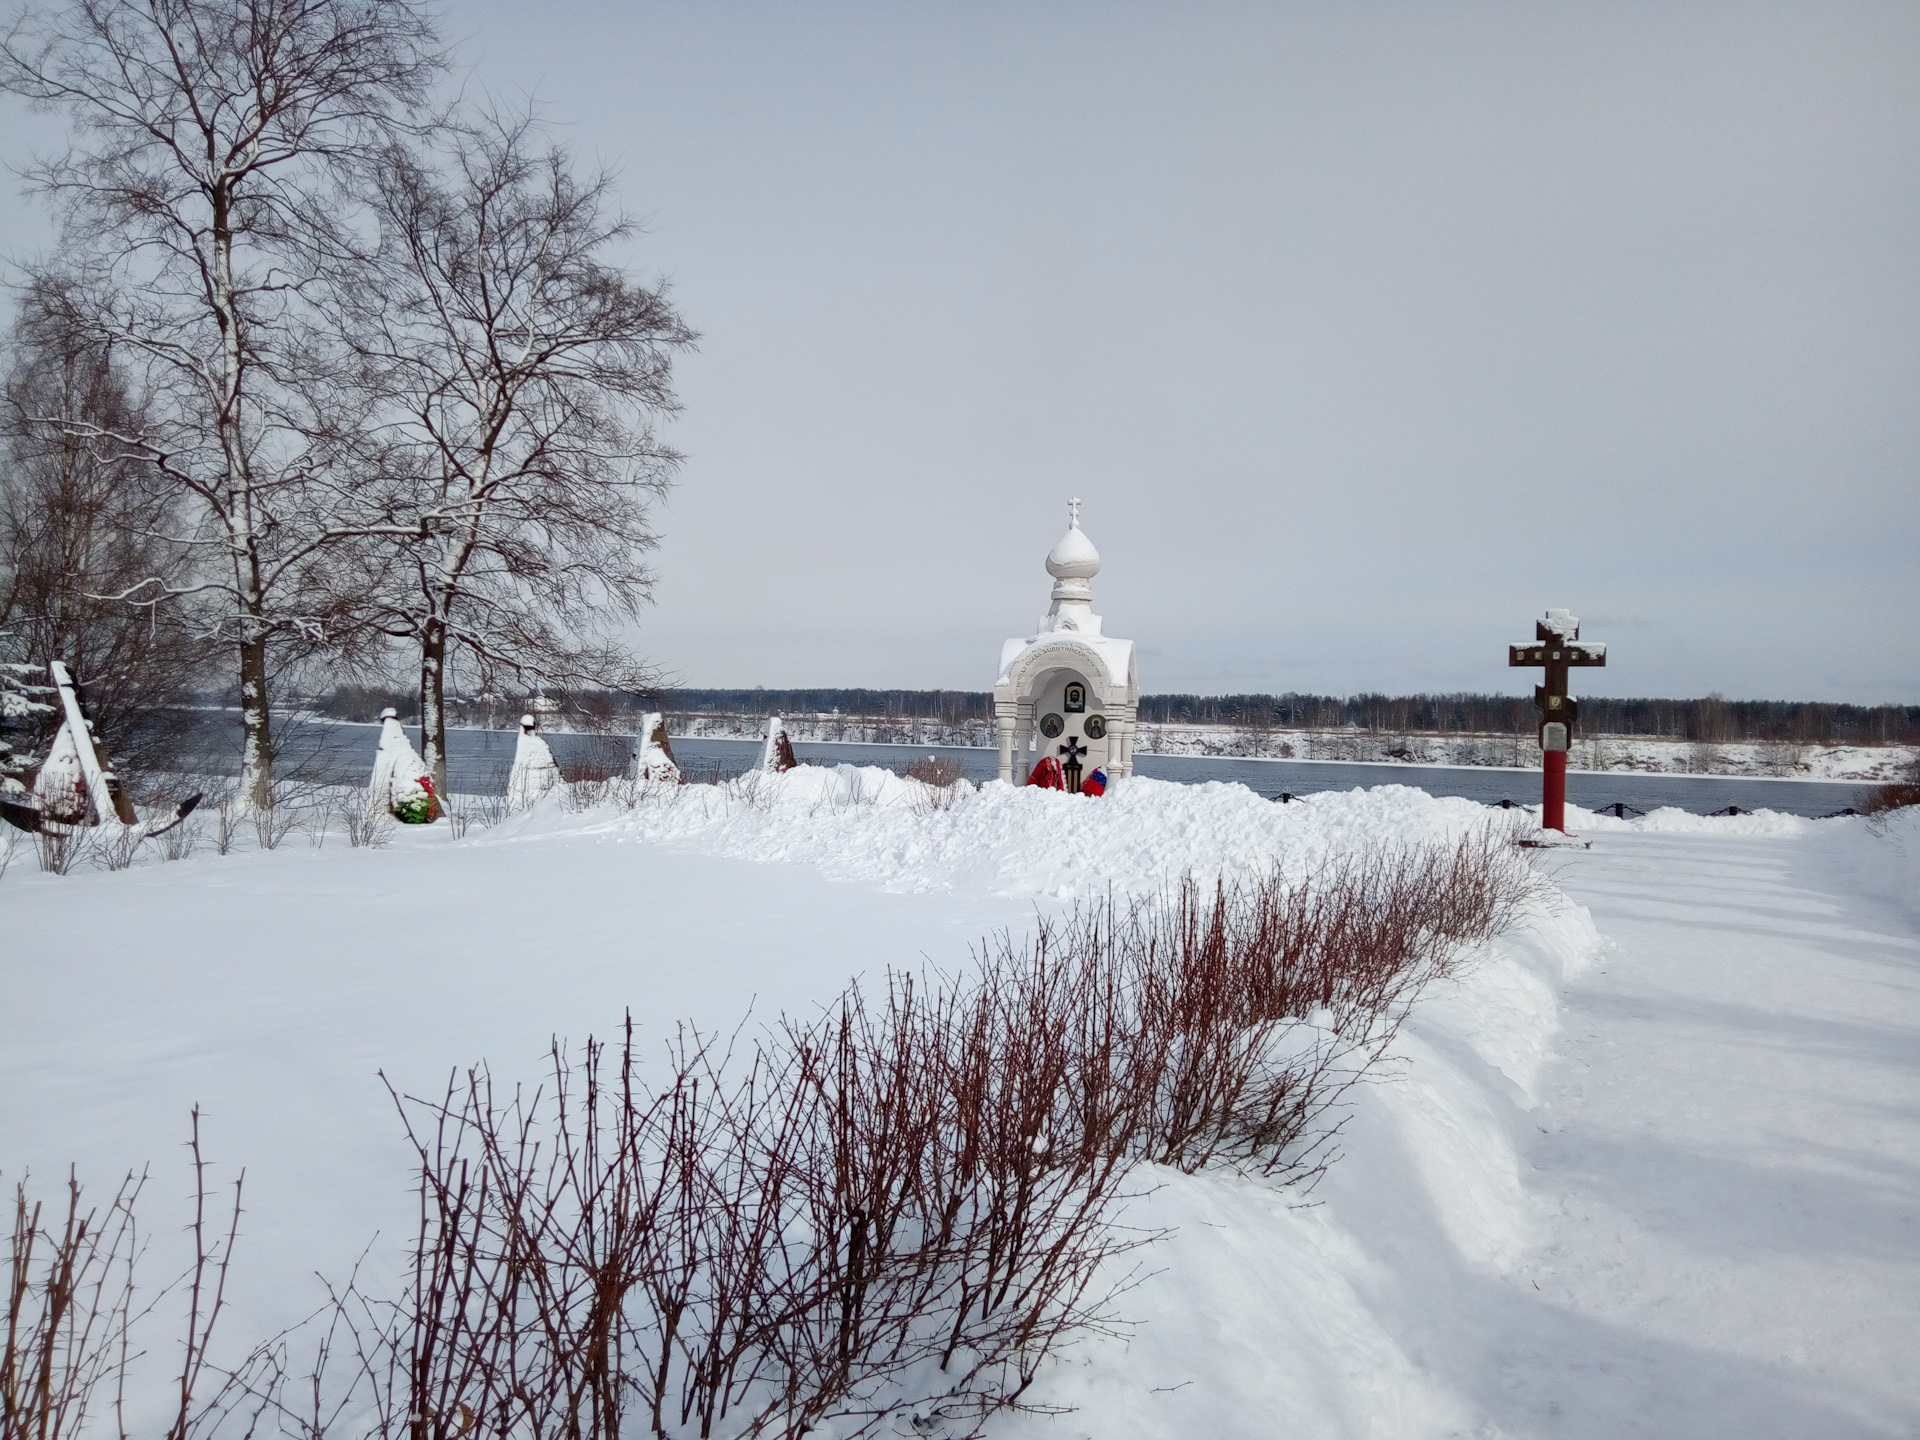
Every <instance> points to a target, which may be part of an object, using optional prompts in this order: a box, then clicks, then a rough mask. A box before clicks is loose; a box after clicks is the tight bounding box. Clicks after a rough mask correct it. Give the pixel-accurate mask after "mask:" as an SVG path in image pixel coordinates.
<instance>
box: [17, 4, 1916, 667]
mask: <svg viewBox="0 0 1920 1440" xmlns="http://www.w3.org/2000/svg"><path fill="white" fill-rule="evenodd" d="M443 14H444V16H445V19H446V24H447V29H448V31H449V33H450V34H451V35H452V36H453V38H454V39H455V40H456V41H457V42H458V45H459V55H460V58H461V61H462V64H463V67H464V68H465V71H466V75H467V83H468V85H469V86H470V87H471V88H472V89H474V90H476V91H478V90H487V91H491V92H492V93H493V94H494V95H495V96H496V97H498V98H501V99H506V100H513V99H516V98H523V97H526V96H534V97H537V98H538V99H539V100H540V102H541V103H542V105H543V107H544V110H545V113H546V114H547V116H548V117H549V118H550V119H551V120H552V121H553V122H555V124H556V125H557V126H558V127H560V129H561V131H562V132H563V133H564V135H565V136H566V137H567V139H568V140H569V142H570V143H571V144H573V145H574V146H575V147H577V149H578V150H579V152H580V153H581V154H582V155H583V156H586V157H588V158H590V159H595V160H601V161H605V162H609V163H611V164H614V165H615V166H617V167H618V169H619V171H620V174H621V177H622V178H621V192H622V194H623V196H624V198H625V200H626V202H627V204H628V205H629V206H630V207H631V209H632V210H633V211H634V212H635V213H636V214H638V215H640V216H642V217H643V218H644V219H645V221H646V225H647V231H646V233H645V235H644V236H643V237H642V238H641V239H640V240H639V242H638V243H636V244H635V245H634V246H633V247H632V250H631V252H630V257H629V258H630V260H631V263H632V264H633V265H634V266H635V267H636V268H638V269H640V270H641V271H643V272H644V273H646V274H648V275H664V276H666V277H668V278H669V279H670V280H671V282H672V284H673V286H674V294H675V296H676V298H677V300H678V302H679V305H680V307H681V309H682V310H683V312H684V314H685V315H686V317H687V319H688V320H689V321H690V323H692V324H693V325H694V326H695V327H696V328H697V329H698V330H700V332H701V333H702V341H701V346H700V351H699V353H698V354H697V355H694V356H691V357H689V358H688V359H687V360H686V361H685V363H684V364H683V366H682V368H681V370H680V393H681V395H682V398H683V399H684V401H685V405H686V410H685V414H684V415H683V417H681V419H679V420H678V421H677V422H676V423H674V424H673V425H672V426H671V428H670V436H671V439H672V441H673V442H674V443H675V444H676V445H678V446H679V447H680V448H681V449H683V450H684V451H685V452H686V454H687V457H688V458H687V463H686V466H685V468H684V470H683V472H682V474H681V477H680V482H679V486H678V488H677V490H676V492H675V494H674V497H673V499H672V501H671V503H670V504H669V505H668V506H667V507H666V508H665V509H663V511H662V512H661V514H660V522H661V529H662V536H663V538H662V543H661V546H660V550H659V553H658V557H657V559H658V565H659V571H660V587H659V592H658V601H659V603H658V606H657V608H656V610H655V611H654V612H653V614H652V616H651V617H650V619H649V621H648V623H647V626H646V628H645V632H644V636H643V640H644V644H645V645H646V647H647V648H648V649H649V650H650V651H651V652H652V653H653V654H654V655H655V656H656V657H657V658H658V659H659V660H660V661H661V662H663V663H664V664H666V665H667V666H668V667H669V668H670V669H671V670H672V671H673V672H674V674H675V675H676V676H677V677H678V678H679V679H680V680H681V681H683V682H684V683H688V684H698V685H756V684H759V685H767V686H788V685H876V686H895V685H902V686H948V687H956V688H965V689H984V688H986V687H987V686H988V685H990V684H991V682H992V679H993V671H994V665H995V662H996V659H997V657H998V653H999V645H1000V641H1001V640H1002V638H1003V637H1005V636H1009V635H1013V634H1018V633H1025V632H1027V631H1029V630H1030V629H1031V628H1032V627H1033V625H1034V622H1035V621H1036V619H1037V618H1038V616H1039V615H1040V614H1041V613H1042V612H1043V611H1044V609H1045V607H1046V603H1047V585H1048V581H1047V577H1046V575H1045V573H1044V571H1043V570H1042V568H1041V561H1042V558H1043V557H1044V555H1045V553H1046V551H1047V549H1048V547H1049V546H1050V545H1051V544H1052V543H1053V541H1054V540H1055V539H1056V538H1057V536H1058V534H1059V533H1060V531H1061V529H1062V528H1063V526H1064V520H1065V502H1066V500H1067V498H1068V497H1069V496H1070V495H1079V496H1080V497H1082V498H1083V500H1084V501H1085V510H1084V517H1083V523H1084V525H1085V528H1086V529H1087V531H1088V533H1089V534H1090V535H1091V537H1092V538H1093V540H1094V542H1095V543H1096V544H1097V545H1098V546H1099V548H1100V551H1101V554H1102V556H1103V558H1104V560H1105V567H1106V568H1105V570H1104V571H1103V573H1102V574H1101V576H1100V577H1099V579H1098V580H1097V581H1096V582H1095V586H1094V592H1095V603H1096V608H1097V609H1099V610H1100V611H1101V612H1102V613H1103V614H1104V615H1105V616H1106V619H1107V628H1108V630H1109V632H1110V633H1114V634H1119V635H1124V636H1129V637H1132V638H1134V639H1136V640H1138V641H1139V642H1140V644H1141V647H1142V649H1141V655H1142V659H1141V681H1142V684H1143V686H1144V688H1145V689H1147V690H1149V691H1167V690H1193V691H1209V692H1218V691H1229V690H1266V691H1282V690H1316V691H1332V692H1336V693H1345V692H1350V691H1356V690H1384V691H1411V690H1447V689H1457V688H1468V689H1494V690H1515V691H1519V690H1525V689H1527V687H1529V686H1530V685H1531V683H1532V678H1531V677H1530V676H1528V675H1526V674H1523V673H1520V672H1509V671H1508V670H1507V669H1506V668H1505V664H1504V661H1505V649H1504V646H1505V643H1506V642H1507V641H1508V640H1517V639H1524V638H1528V637H1530V636H1531V634H1532V620H1533V618H1534V617H1535V616H1536V615H1537V614H1538V613H1539V612H1540V611H1542V610H1543V609H1544V608H1545V607H1547V606H1550V605H1551V606H1565V607H1569V608H1571V609H1573V610H1574V611H1575V613H1576V614H1578V615H1580V616H1581V617H1582V619H1583V620H1584V621H1585V624H1586V629H1585V632H1584V633H1585V634H1586V635H1587V636H1588V637H1589V638H1596V639H1602V640H1606V641H1609V642H1610V643H1611V645H1612V647H1613V649H1612V655H1611V660H1610V663H1609V668H1608V669H1606V670H1604V671H1587V672H1583V673H1582V674H1581V675H1579V676H1577V677H1576V680H1577V688H1578V689H1580V690H1582V691H1585V692H1587V693H1606V694H1616V695H1647V694H1662V695H1697V694H1704V693H1707V692H1709V691H1720V692H1723V693H1726V694H1728V695H1732V696H1743V697H1773V698H1817V699H1837V700H1855V701H1867V702H1881V701H1906V702H1914V701H1920V564H1917V563H1916V554H1920V6H1916V5H1913V4H1901V5H1863V6H1856V5H1848V4H1844V3H1839V0H1820V3H1817V4H1805V5H1764V4H1754V3H1742V4H1736V5H1687V4H1680V3H1674V0H1659V3H1650V4H1644V5H1635V4H1599V3H1596V4H1578V5H1576V4H1513V5H1468V4H1438V3H1430V4H1410V5H1386V4H1378V5H1375V4H1348V3H1339V4H1335V3H1327V4H1318V5H1301V6H1282V5H1273V4H1263V5H1246V6H1238V5H1205V4H1181V5H1173V4H1164V5H1099V6H1093V5H1074V4H1064V3H1056V4H1046V5H1034V4H1030V3H1024V4H1009V5H991V4H952V5H942V4H899V3H875V4H870V5H835V4H777V5H756V4H744V3H742V4H723V3H712V0H706V3H695V4H687V5H677V6H675V5H667V6H663V5H657V4H647V3H631V0H622V3H618V4H555V3H541V4H534V5H528V4H525V3H513V4H508V3H504V0H502V3H473V0H460V3H454V4H451V5H449V6H448V7H447V8H446V9H445V10H444V11H443ZM4 113H5V116H6V118H7V120H8V122H9V125H8V129H9V138H8V140H7V141H6V147H7V151H8V153H9V155H10V156H11V157H12V158H14V159H16V160H17V159H18V157H19V155H20V153H21V152H22V150H23V148H24V144H25V142H26V139H27V138H28V137H29V136H31V135H33V134H42V135H44V133H45V131H44V124H45V122H42V121H39V120H36V121H34V122H33V124H32V125H31V126H27V125H23V124H22V123H21V120H22V116H21V112H20V111H19V110H18V108H17V107H12V108H9V109H8V110H7V111H5V112H4ZM42 234H43V230H42V229H41V228H39V227H38V226H37V223H36V222H35V221H34V220H33V219H32V218H30V217H24V216H22V215H20V214H18V213H17V207H16V213H15V214H13V215H12V216H10V217H9V218H8V219H7V220H6V222H5V229H4V233H3V234H0V238H3V239H4V241H5V243H6V246H7V248H8V249H9V251H10V252H11V253H14V254H18V253H20V252H21V251H22V250H23V249H24V248H28V247H30V246H31V245H33V244H36V243H40V238H41V236H42Z"/></svg>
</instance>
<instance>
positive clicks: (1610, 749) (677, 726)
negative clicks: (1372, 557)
mask: <svg viewBox="0 0 1920 1440" xmlns="http://www.w3.org/2000/svg"><path fill="white" fill-rule="evenodd" d="M668 718H669V724H670V725H671V726H672V727H673V733H674V734H675V735H685V736H689V737H694V738H701V739H716V740H725V739H737V740H744V739H754V738H758V737H764V735H765V734H766V723H767V722H766V720H765V719H764V718H758V717H754V716H748V715H718V714H704V713H703V714H681V715H672V716H670V717H668ZM782 723H783V724H784V726H785V728H786V731H787V734H788V735H789V736H790V737H791V738H792V739H793V740H794V741H796V742H798V743H834V742H837V743H843V744H862V745H953V746H972V747H977V748H992V747H993V745H994V744H995V740H994V736H993V731H992V726H991V725H989V724H988V723H987V722H985V721H963V722H958V723H953V724H948V723H944V722H941V721H936V720H915V719H906V718H901V719H890V718H874V717H858V716H838V715H800V716H785V717H782ZM1137 748H1138V750H1139V752H1140V753H1141V754H1145V755H1195V756H1216V757H1221V758H1232V759H1249V760H1320V761H1336V762H1342V763H1347V764H1368V765H1469V766H1488V767H1512V768H1518V769H1529V770H1537V769H1539V768H1540V747H1539V745H1538V744H1537V743H1536V742H1535V740H1534V737H1533V736H1531V735H1399V734H1393V733H1390V732H1386V731H1367V730H1273V729H1270V730H1257V729H1250V728H1239V727H1233V726H1219V725H1212V726H1209V725H1147V726H1142V727H1141V731H1140V740H1139V745H1138V747H1137ZM1570 758H1571V763H1572V766H1573V768H1574V769H1576V770H1590V771H1610V770H1613V771H1632V772H1639V773H1642V774H1650V775H1741V776H1783V777H1797V778H1799V779H1803V780H1857V781H1885V780H1893V779H1897V778H1899V777H1900V775H1901V774H1902V773H1903V772H1904V771H1905V769H1906V768H1907V767H1909V766H1911V765H1912V764H1913V763H1914V762H1915V760H1916V758H1920V752H1916V751H1914V750H1913V749H1911V748H1910V747H1907V746H1901V745H1802V744H1790V743H1785V742H1767V743H1752V744H1749V743H1737V744H1736V743H1725V744H1720V743H1714V744H1702V743H1697V742H1694V741H1690V740H1665V739H1655V738H1652V737H1648V736H1641V735H1586V736H1581V737H1579V738H1578V739H1576V741H1575V742H1574V747H1573V753H1572V756H1571V757H1570Z"/></svg>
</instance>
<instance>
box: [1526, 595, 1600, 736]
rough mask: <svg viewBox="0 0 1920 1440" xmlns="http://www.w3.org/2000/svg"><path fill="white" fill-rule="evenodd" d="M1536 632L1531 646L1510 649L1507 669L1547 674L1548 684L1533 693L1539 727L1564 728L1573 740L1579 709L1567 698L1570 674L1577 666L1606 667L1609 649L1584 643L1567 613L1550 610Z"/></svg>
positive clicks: (1537, 687) (1536, 626) (1578, 630)
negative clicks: (1536, 669) (1555, 725)
mask: <svg viewBox="0 0 1920 1440" xmlns="http://www.w3.org/2000/svg"><path fill="white" fill-rule="evenodd" d="M1533 630H1534V638H1533V642H1532V643H1531V644H1526V643H1522V644H1519V645H1509V646H1508V647H1507V667H1508V668H1509V669H1513V668H1516V667H1521V668H1530V667H1532V666H1535V665H1538V666H1540V667H1541V668H1542V669H1544V670H1545V671H1546V677H1545V679H1546V683H1545V684H1543V685H1536V686H1534V689H1533V703H1534V704H1535V705H1537V706H1539V707H1540V711H1541V716H1540V723H1541V724H1542V725H1547V724H1551V723H1554V722H1558V723H1560V724H1562V725H1565V726H1566V727H1567V734H1568V736H1569V737H1571V736H1572V734H1573V722H1574V717H1575V716H1576V715H1577V714H1578V713H1579V708H1580V707H1579V706H1577V705H1575V704H1574V703H1573V701H1572V700H1571V699H1570V698H1568V695H1567V671H1568V669H1569V668H1570V667H1573V666H1576V665H1578V666H1590V665H1605V664H1606V663H1607V647H1606V646H1605V645H1604V644H1602V643H1600V642H1599V641H1597V640H1582V639H1581V638H1580V622H1579V621H1578V620H1576V619H1575V618H1574V617H1573V615H1572V614H1571V613H1570V612H1568V611H1566V610H1549V611H1548V612H1547V618H1546V619H1544V620H1538V621H1535V622H1534V627H1533Z"/></svg>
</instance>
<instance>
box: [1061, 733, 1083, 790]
mask: <svg viewBox="0 0 1920 1440" xmlns="http://www.w3.org/2000/svg"><path fill="white" fill-rule="evenodd" d="M1060 753H1061V754H1062V755H1064V756H1066V757H1067V763H1066V764H1065V765H1062V766H1061V767H1060V771H1061V774H1062V775H1064V776H1065V777H1066V782H1067V789H1069V790H1070V791H1072V792H1073V793H1074V794H1075V795H1078V794H1079V793H1080V776H1081V774H1082V773H1083V767H1082V766H1081V764H1080V757H1081V756H1082V755H1084V754H1086V753H1087V747H1086V746H1084V745H1082V744H1081V743H1080V737H1079V736H1077V735H1069V736H1068V737H1067V743H1066V744H1064V745H1062V746H1061V747H1060Z"/></svg>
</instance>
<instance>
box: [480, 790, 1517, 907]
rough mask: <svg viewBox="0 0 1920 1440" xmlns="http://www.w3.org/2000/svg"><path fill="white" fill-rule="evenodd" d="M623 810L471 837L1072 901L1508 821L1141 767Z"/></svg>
mask: <svg viewBox="0 0 1920 1440" xmlns="http://www.w3.org/2000/svg"><path fill="white" fill-rule="evenodd" d="M632 798H633V799H634V803H633V805H632V806H631V807H630V808H626V807H623V806H621V805H619V804H617V803H616V804H610V805H607V806H603V807H601V808H599V809H596V810H594V811H592V812H590V814H589V815H588V816H587V817H585V822H584V825H583V821H582V818H581V817H576V816H572V815H568V814H566V813H565V812H564V811H562V810H561V809H560V808H559V807H558V806H552V805H549V806H547V807H543V808H542V809H541V810H539V811H536V812H535V813H534V814H533V815H532V816H529V817H526V818H524V819H522V820H518V821H515V822H513V823H511V824H509V825H507V826H504V827H502V828H501V829H499V830H496V831H494V832H492V833H491V834H490V836H489V837H488V839H487V840H485V841H482V842H481V843H501V842H514V841H518V840H522V839H525V838H530V837H531V836H533V835H535V834H539V833H543V832H545V833H551V832H553V831H557V830H569V831H571V830H581V829H584V831H585V833H588V834H593V835H598V836H600V837H603V838H606V839H611V840H616V841H645V842H648V843H652V844H666V845H672V846H674V847H675V848H679V849H686V850H692V851H696V852H698V853H701V854H708V855H726V856H732V857H735V858H738V859H743V860H756V861H762V862H767V861H797V862H803V863H807V864H813V865H817V866H818V867H819V868H820V869H821V870H822V871H823V872H824V873H825V874H827V875H828V876H830V877H831V878H833V879H837V880H860V881H865V882H868V883H873V884H879V885H882V886H885V887H886V888H887V889H889V890H895V891H928V890H969V889H972V890H985V891H987V892H988V893H991V894H996V895H1007V896H1049V897H1052V898H1054V899H1060V900H1072V899H1075V898H1078V897H1083V896H1100V895H1104V894H1106V893H1107V892H1108V891H1109V890H1110V889H1111V890H1113V891H1116V892H1118V893H1121V894H1144V893H1148V892H1154V891H1159V890H1161V889H1164V888H1165V887H1166V886H1167V885H1168V884H1170V883H1171V882H1173V881H1177V880H1178V879H1179V878H1180V877H1181V876H1182V875H1185V874H1193V875H1196V876H1206V877H1210V876H1214V875H1223V874H1224V875H1236V874H1247V873H1252V872H1258V871H1265V870H1267V869H1270V868H1272V867H1273V866H1275V865H1279V866H1281V867H1282V868H1284V869H1285V870H1286V871H1287V872H1288V873H1289V874H1290V875H1302V874H1305V873H1307V872H1309V871H1311V870H1312V869H1314V868H1315V867H1317V866H1319V865H1321V864H1323V863H1324V862H1325V861H1327V860H1328V859H1330V858H1333V857H1335V856H1337V855H1341V854H1345V853H1350V852H1353V851H1357V850H1360V849H1364V848H1366V847H1367V846H1368V845H1370V844H1377V843H1381V842H1389V843H1392V842H1398V843H1408V844H1418V843H1422V842H1426V841H1436V840H1438V841H1452V840H1457V839H1458V838H1460V837H1461V836H1463V835H1465V834H1467V833H1468V832H1469V831H1471V830H1473V829H1474V828H1475V827H1478V826H1483V825H1489V824H1504V823H1508V821H1509V820H1510V818H1511V817H1506V816H1504V812H1498V811H1490V810H1489V809H1488V808H1487V807H1485V806H1482V805H1479V804H1476V803H1475V802H1473V801H1471V800H1462V799H1457V798H1440V797H1435V796H1432V795H1428V794H1427V793H1426V792H1425V791H1422V790H1415V789H1411V788H1408V787H1405V786H1399V785H1388V786H1380V787H1377V788H1375V789H1372V790H1350V791H1329V792H1324V793H1321V794H1318V795H1314V796H1312V797H1311V798H1310V799H1306V800H1297V801H1295V802H1293V803H1292V804H1289V805H1277V804H1274V803H1273V802H1272V801H1269V800H1264V799H1262V798H1261V797H1260V796H1258V795H1256V794H1254V793H1253V792H1252V791H1251V790H1248V789H1247V788H1246V787H1245V786H1243V785H1234V784H1222V783H1218V782H1213V783H1209V784H1205V785H1179V784H1174V783H1171V782H1168V781H1160V780H1149V779H1145V778H1143V777H1140V776H1135V777H1134V778H1132V779H1130V780H1128V781H1126V782H1125V783H1123V784H1121V785H1119V786H1118V787H1116V788H1115V789H1114V790H1113V791H1112V792H1111V793H1110V794H1107V795H1104V796H1101V797H1099V798H1097V799H1096V798H1094V797H1091V796H1082V795H1069V794H1066V793H1064V792H1060V791H1051V790H1042V789H1038V788H1035V787H1031V786H1010V785H1004V784H1000V783H997V782H996V783H991V784H987V785H983V786H981V787H979V788H978V789H973V788H971V787H969V786H965V785H956V786H954V787H952V788H951V789H938V788H936V787H933V786H929V785H926V784H924V783H922V782H921V781H918V780H909V779H903V778H902V777H900V776H898V775H895V774H893V773H892V772H891V771H887V770H881V769H878V768H874V767H857V766H853V765H841V766H837V767H835V768H833V769H826V768H823V767H818V766H811V765H803V766H800V767H798V768H797V769H794V770H790V771H788V772H786V773H784V774H769V773H766V772H756V773H754V774H750V775H747V776H743V777H742V778H741V779H739V780H736V781H733V782H731V783H729V784H727V785H724V786H712V785H688V786H643V787H639V788H638V789H636V790H635V791H634V792H632Z"/></svg>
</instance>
